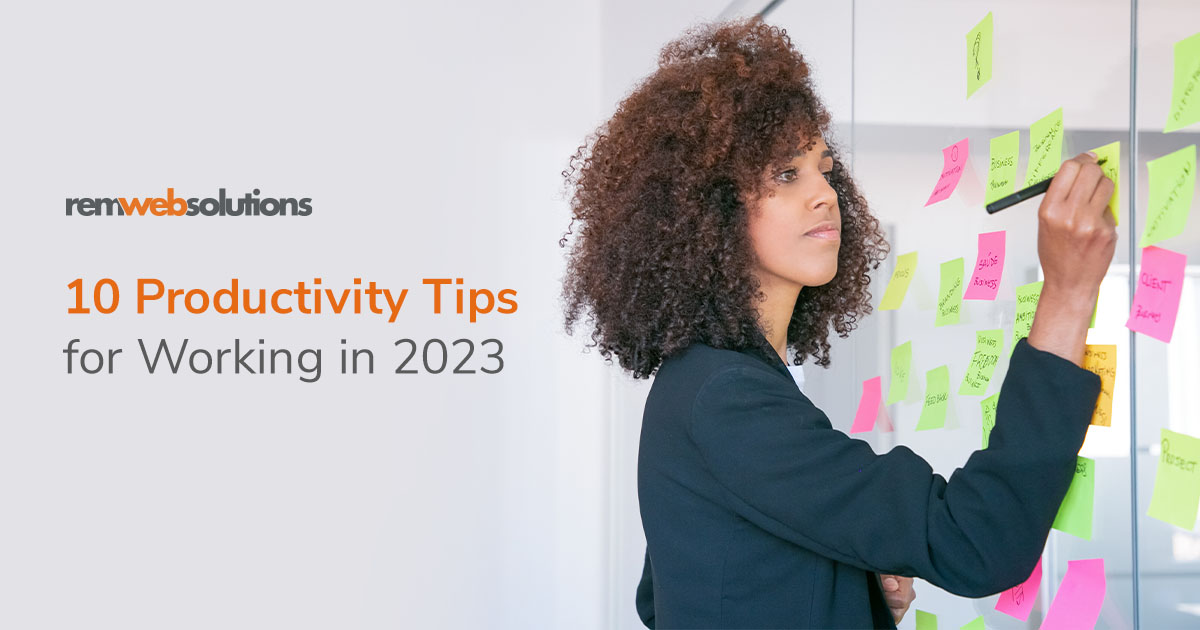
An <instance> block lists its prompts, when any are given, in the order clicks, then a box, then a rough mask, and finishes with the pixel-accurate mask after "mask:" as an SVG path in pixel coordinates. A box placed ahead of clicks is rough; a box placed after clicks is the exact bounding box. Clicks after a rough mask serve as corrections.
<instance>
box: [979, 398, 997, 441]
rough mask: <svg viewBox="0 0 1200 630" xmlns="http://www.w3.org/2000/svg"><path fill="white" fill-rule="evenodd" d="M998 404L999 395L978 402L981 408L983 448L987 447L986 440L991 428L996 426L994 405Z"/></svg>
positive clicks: (989, 435) (990, 433)
mask: <svg viewBox="0 0 1200 630" xmlns="http://www.w3.org/2000/svg"><path fill="white" fill-rule="evenodd" d="M998 402H1000V394H992V395H991V396H988V397H987V398H984V399H983V400H981V401H980V402H979V406H980V407H982V408H983V448H987V447H988V438H989V437H991V435H992V428H993V427H995V426H996V403H998Z"/></svg>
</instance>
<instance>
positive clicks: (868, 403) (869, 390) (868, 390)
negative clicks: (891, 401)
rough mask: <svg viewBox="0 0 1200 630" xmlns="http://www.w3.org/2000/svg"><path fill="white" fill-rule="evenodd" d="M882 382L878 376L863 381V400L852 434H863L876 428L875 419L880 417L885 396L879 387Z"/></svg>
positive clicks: (856, 415) (859, 406)
mask: <svg viewBox="0 0 1200 630" xmlns="http://www.w3.org/2000/svg"><path fill="white" fill-rule="evenodd" d="M880 380H881V379H880V378H879V377H878V376H876V377H875V378H869V379H867V380H865V381H863V391H862V398H861V399H860V400H859V401H858V412H856V413H855V414H854V425H853V426H851V427H850V432H851V433H862V432H864V431H870V430H871V429H874V428H875V418H877V417H879V401H880V398H881V397H882V396H883V393H882V390H881V388H880V386H879V383H880Z"/></svg>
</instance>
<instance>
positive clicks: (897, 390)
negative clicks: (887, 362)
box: [887, 341, 912, 405]
mask: <svg viewBox="0 0 1200 630" xmlns="http://www.w3.org/2000/svg"><path fill="white" fill-rule="evenodd" d="M911 366H912V342H911V341H905V342H904V343H902V344H900V345H898V346H896V347H895V348H892V382H891V383H889V384H888V397H887V404H889V405H890V404H892V403H897V402H900V401H901V400H904V399H905V398H908V370H909V367H911Z"/></svg>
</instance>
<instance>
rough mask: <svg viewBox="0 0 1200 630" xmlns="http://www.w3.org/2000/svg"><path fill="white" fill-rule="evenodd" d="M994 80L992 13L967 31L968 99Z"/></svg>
mask: <svg viewBox="0 0 1200 630" xmlns="http://www.w3.org/2000/svg"><path fill="white" fill-rule="evenodd" d="M990 80H992V12H991V11H988V14H987V15H985V16H984V17H983V19H982V20H980V21H979V24H976V25H975V28H973V29H971V30H969V31H967V98H971V95H972V94H974V93H975V90H978V89H979V88H980V87H981V86H982V85H983V84H984V83H987V82H988V81H990Z"/></svg>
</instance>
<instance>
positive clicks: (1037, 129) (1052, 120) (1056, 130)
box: [1025, 107, 1063, 186]
mask: <svg viewBox="0 0 1200 630" xmlns="http://www.w3.org/2000/svg"><path fill="white" fill-rule="evenodd" d="M1062 143H1063V110H1062V108H1061V107H1059V108H1058V109H1056V110H1054V111H1052V112H1050V113H1049V114H1047V115H1046V117H1045V118H1043V119H1041V120H1039V121H1037V122H1035V123H1033V126H1031V127H1030V128H1029V164H1028V165H1027V166H1026V167H1025V185H1026V186H1032V185H1033V184H1036V183H1038V182H1040V181H1042V180H1046V179H1050V178H1051V177H1054V174H1055V173H1057V172H1058V167H1059V165H1060V164H1062Z"/></svg>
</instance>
